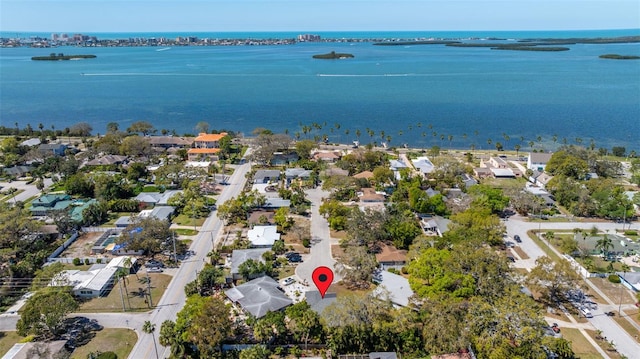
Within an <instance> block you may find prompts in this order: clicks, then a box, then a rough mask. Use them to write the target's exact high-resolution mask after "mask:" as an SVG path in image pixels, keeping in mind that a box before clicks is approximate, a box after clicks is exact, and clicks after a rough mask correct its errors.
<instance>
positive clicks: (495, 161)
mask: <svg viewBox="0 0 640 359" xmlns="http://www.w3.org/2000/svg"><path fill="white" fill-rule="evenodd" d="M485 163H486V162H485ZM481 166H482V165H481ZM486 167H489V168H502V169H505V168H509V164H508V163H507V161H505V160H504V159H503V158H501V157H489V162H488V163H486Z"/></svg>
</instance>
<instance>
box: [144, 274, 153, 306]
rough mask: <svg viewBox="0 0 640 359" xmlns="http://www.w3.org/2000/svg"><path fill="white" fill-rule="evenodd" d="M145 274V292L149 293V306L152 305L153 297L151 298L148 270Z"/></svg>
mask: <svg viewBox="0 0 640 359" xmlns="http://www.w3.org/2000/svg"><path fill="white" fill-rule="evenodd" d="M145 272H146V274H147V294H148V295H149V308H152V307H153V299H151V279H149V272H147V271H145Z"/></svg>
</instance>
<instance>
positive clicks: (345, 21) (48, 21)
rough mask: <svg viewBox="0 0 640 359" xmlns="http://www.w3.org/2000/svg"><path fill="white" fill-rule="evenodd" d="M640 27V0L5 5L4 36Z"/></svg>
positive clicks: (154, 0)
mask: <svg viewBox="0 0 640 359" xmlns="http://www.w3.org/2000/svg"><path fill="white" fill-rule="evenodd" d="M637 28H640V1H638V0H535V1H533V0H494V1H473V0H413V1H411V0H325V1H322V0H209V1H204V0H199V1H193V0H185V1H179V0H178V1H176V0H133V1H126V0H104V1H102V0H46V1H42V0H0V31H32V32H70V33H71V32H181V31H201V32H207V31H211V32H214V31H215V32H224V31H230V32H231V31H421V30H431V31H454V30H460V31H474V30H485V31H489V30H495V31H500V30H505V31H507V30H589V29H637Z"/></svg>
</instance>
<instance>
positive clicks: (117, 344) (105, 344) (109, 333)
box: [71, 328, 138, 359]
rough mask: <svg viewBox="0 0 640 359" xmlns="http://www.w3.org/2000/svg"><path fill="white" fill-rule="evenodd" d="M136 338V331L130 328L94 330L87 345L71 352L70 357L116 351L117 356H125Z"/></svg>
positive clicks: (80, 357) (74, 358)
mask: <svg viewBox="0 0 640 359" xmlns="http://www.w3.org/2000/svg"><path fill="white" fill-rule="evenodd" d="M137 340H138V336H137V335H136V332H134V331H133V330H131V329H114V328H107V329H103V330H101V331H99V332H96V336H95V337H94V338H93V339H91V341H90V342H89V343H87V345H83V346H81V347H79V348H76V350H74V351H73V353H72V354H71V358H72V359H86V358H87V356H88V355H89V353H91V352H94V353H95V352H97V351H100V352H103V353H104V352H108V351H112V352H114V353H116V355H117V356H118V358H126V357H128V356H129V352H131V349H132V348H133V345H134V344H135V343H136V341H137Z"/></svg>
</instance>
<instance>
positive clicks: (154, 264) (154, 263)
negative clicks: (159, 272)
mask: <svg viewBox="0 0 640 359" xmlns="http://www.w3.org/2000/svg"><path fill="white" fill-rule="evenodd" d="M144 266H145V267H147V268H151V267H157V268H162V267H164V263H162V262H160V261H157V260H154V259H152V260H149V261H147V263H145V264H144Z"/></svg>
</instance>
